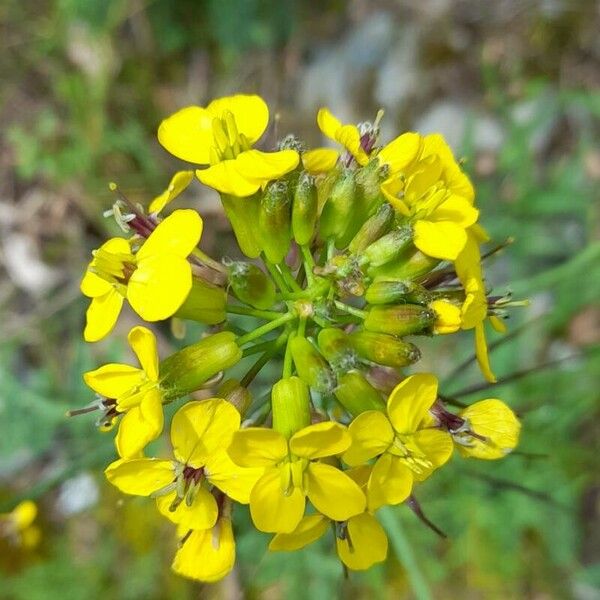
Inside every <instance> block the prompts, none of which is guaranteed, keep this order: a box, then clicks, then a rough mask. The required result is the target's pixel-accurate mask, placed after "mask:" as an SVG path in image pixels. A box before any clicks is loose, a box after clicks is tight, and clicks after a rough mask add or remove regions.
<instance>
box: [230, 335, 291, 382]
mask: <svg viewBox="0 0 600 600" xmlns="http://www.w3.org/2000/svg"><path fill="white" fill-rule="evenodd" d="M287 338H288V333H287V332H283V333H282V334H281V335H280V336H279V337H278V338H277V339H276V340H275V341H274V342H269V343H270V344H271V347H270V348H269V349H268V350H267V351H266V352H265V353H264V354H263V355H262V356H261V357H260V358H259V359H258V360H257V361H256V362H255V363H254V364H253V365H252V367H250V370H249V371H248V372H247V373H246V374H245V375H244V377H243V378H242V380H241V381H240V385H242V386H243V387H248V386H249V385H250V384H251V383H252V382H253V381H254V378H255V377H256V376H257V375H258V374H259V373H260V371H261V369H262V368H263V367H264V366H265V365H266V364H267V363H268V362H269V361H270V360H271V358H273V356H274V354H275V353H276V352H277V351H278V350H279V348H281V346H283V344H284V343H285V341H286V340H287Z"/></svg>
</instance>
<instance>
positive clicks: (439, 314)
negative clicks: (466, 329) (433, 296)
mask: <svg viewBox="0 0 600 600" xmlns="http://www.w3.org/2000/svg"><path fill="white" fill-rule="evenodd" d="M429 307H430V308H432V309H433V310H434V312H435V315H436V319H435V323H434V325H433V333H435V334H437V335H444V334H448V333H455V332H456V331H458V330H459V329H460V325H461V321H462V319H461V310H460V308H459V307H458V306H456V304H453V303H452V302H448V301H447V300H434V301H433V302H432V303H431V304H430V305H429Z"/></svg>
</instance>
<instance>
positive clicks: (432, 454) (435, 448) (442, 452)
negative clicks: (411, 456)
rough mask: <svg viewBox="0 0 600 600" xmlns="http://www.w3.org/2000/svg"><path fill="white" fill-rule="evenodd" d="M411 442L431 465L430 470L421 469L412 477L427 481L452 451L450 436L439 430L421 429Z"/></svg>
mask: <svg viewBox="0 0 600 600" xmlns="http://www.w3.org/2000/svg"><path fill="white" fill-rule="evenodd" d="M412 441H413V442H414V443H415V444H416V445H417V447H418V448H419V450H420V451H421V452H422V453H423V454H424V455H425V457H426V459H427V460H428V461H429V462H430V463H431V467H430V468H425V467H422V468H421V472H420V473H415V474H414V475H413V476H414V478H415V479H418V480H419V481H423V480H424V479H427V477H429V475H431V473H432V472H433V471H434V470H435V469H437V468H438V467H441V466H442V465H443V464H445V463H446V462H447V461H448V459H449V458H450V457H451V456H452V450H453V449H454V446H453V444H452V438H451V436H450V434H448V433H446V432H445V431H440V430H439V429H421V431H417V432H416V433H415V434H413V436H412Z"/></svg>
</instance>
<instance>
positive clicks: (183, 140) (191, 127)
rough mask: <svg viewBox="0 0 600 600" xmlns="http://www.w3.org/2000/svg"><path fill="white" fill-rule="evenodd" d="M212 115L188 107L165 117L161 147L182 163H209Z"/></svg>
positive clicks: (161, 133) (160, 134) (159, 133)
mask: <svg viewBox="0 0 600 600" xmlns="http://www.w3.org/2000/svg"><path fill="white" fill-rule="evenodd" d="M213 118H214V117H213V115H212V114H211V113H210V112H209V111H207V110H206V109H205V108H202V107H200V106H188V107H186V108H182V109H181V110H178V111H177V112H176V113H174V114H172V115H171V116H170V117H168V118H166V119H165V120H164V121H163V122H162V123H161V124H160V126H159V128H158V141H159V142H160V144H161V145H162V146H163V148H165V150H167V151H168V152H170V153H171V154H173V155H174V156H176V157H177V158H180V159H181V160H185V161H188V162H191V163H196V164H199V165H207V164H208V163H209V162H210V149H211V147H212V146H213V145H214V140H213V129H212V123H213Z"/></svg>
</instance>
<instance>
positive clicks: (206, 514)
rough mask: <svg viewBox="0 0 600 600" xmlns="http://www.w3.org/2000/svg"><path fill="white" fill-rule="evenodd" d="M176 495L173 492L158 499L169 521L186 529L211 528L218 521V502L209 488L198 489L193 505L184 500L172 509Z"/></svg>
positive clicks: (157, 504) (161, 510) (160, 507)
mask: <svg viewBox="0 0 600 600" xmlns="http://www.w3.org/2000/svg"><path fill="white" fill-rule="evenodd" d="M176 497H177V494H176V493H175V492H172V493H170V494H166V495H164V496H160V497H158V498H157V499H156V506H157V508H158V510H159V512H160V514H162V515H164V516H165V517H167V519H169V521H172V522H173V523H176V524H177V525H181V527H183V528H185V529H210V528H211V527H213V526H214V525H215V523H216V522H217V518H218V516H219V509H218V508H217V502H216V500H215V497H214V496H213V495H212V494H211V493H210V492H209V491H208V490H207V489H205V488H203V487H201V488H199V489H198V491H197V492H196V497H195V498H194V501H193V502H192V505H191V506H188V505H187V502H186V501H185V500H183V501H182V502H180V503H179V504H177V508H175V510H171V507H172V505H173V501H174V500H175V498H176Z"/></svg>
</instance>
